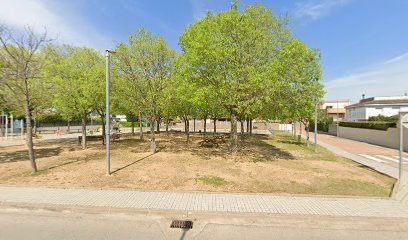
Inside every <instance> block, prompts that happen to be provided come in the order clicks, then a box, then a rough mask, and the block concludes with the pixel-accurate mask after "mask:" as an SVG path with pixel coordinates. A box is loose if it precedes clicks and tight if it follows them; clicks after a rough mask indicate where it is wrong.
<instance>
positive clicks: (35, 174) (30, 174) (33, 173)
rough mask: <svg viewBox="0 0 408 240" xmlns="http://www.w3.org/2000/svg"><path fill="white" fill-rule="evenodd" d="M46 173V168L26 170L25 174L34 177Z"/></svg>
mask: <svg viewBox="0 0 408 240" xmlns="http://www.w3.org/2000/svg"><path fill="white" fill-rule="evenodd" d="M47 173H48V170H38V171H37V172H28V173H27V174H26V176H30V177H36V176H41V175H43V174H47Z"/></svg>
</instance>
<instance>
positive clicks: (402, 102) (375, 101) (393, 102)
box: [345, 98, 408, 108]
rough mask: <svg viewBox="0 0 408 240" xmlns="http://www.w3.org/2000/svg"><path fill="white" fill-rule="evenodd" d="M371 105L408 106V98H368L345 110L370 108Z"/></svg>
mask: <svg viewBox="0 0 408 240" xmlns="http://www.w3.org/2000/svg"><path fill="white" fill-rule="evenodd" d="M370 105H407V106H408V98H399V99H397V98H391V99H385V98H379V99H376V98H366V99H363V100H361V101H360V102H359V103H355V104H352V105H348V106H346V107H345V108H353V107H363V106H370Z"/></svg>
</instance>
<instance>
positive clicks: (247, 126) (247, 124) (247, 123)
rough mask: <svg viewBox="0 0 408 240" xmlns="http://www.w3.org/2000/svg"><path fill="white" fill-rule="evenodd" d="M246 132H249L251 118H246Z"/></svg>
mask: <svg viewBox="0 0 408 240" xmlns="http://www.w3.org/2000/svg"><path fill="white" fill-rule="evenodd" d="M246 132H247V133H249V118H247V119H246Z"/></svg>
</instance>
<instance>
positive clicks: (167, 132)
mask: <svg viewBox="0 0 408 240" xmlns="http://www.w3.org/2000/svg"><path fill="white" fill-rule="evenodd" d="M169 122H170V120H169V119H166V134H167V136H168V135H169Z"/></svg>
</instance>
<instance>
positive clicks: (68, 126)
mask: <svg viewBox="0 0 408 240" xmlns="http://www.w3.org/2000/svg"><path fill="white" fill-rule="evenodd" d="M67 133H68V134H70V133H71V122H70V121H68V123H67Z"/></svg>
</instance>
